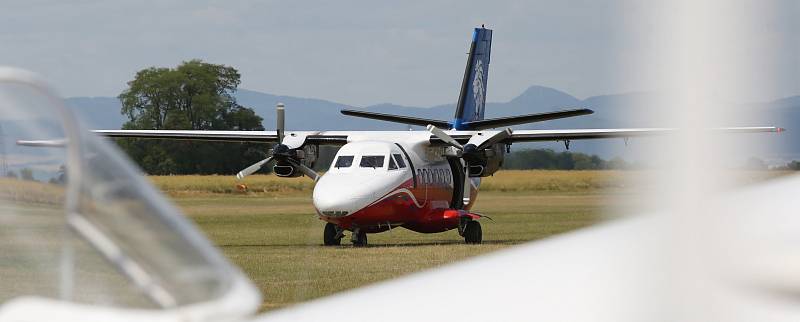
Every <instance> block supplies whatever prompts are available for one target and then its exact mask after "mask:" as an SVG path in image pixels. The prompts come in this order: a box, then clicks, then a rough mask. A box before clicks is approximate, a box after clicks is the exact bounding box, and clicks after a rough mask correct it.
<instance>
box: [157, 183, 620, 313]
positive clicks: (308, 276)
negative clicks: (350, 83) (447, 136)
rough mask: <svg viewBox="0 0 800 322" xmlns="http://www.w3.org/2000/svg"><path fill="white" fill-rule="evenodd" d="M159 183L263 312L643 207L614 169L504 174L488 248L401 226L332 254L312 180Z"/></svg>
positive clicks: (481, 204)
mask: <svg viewBox="0 0 800 322" xmlns="http://www.w3.org/2000/svg"><path fill="white" fill-rule="evenodd" d="M220 179H221V180H220ZM299 179H300V180H304V181H308V182H310V180H308V179H307V178H299ZM152 180H153V181H154V182H155V183H156V184H157V185H158V186H159V187H161V188H162V189H165V191H166V192H167V193H168V194H169V195H171V196H172V198H173V200H174V201H175V202H176V203H177V204H178V205H179V206H180V207H181V208H182V209H183V210H184V211H185V212H186V213H187V214H188V215H189V216H190V217H191V218H192V219H193V220H194V221H195V222H196V223H197V224H198V225H199V226H200V228H201V229H202V230H203V231H204V232H205V233H206V234H207V235H208V236H209V237H210V238H211V240H212V241H213V242H214V243H215V244H216V245H218V246H219V247H220V248H221V249H222V251H223V252H224V253H225V255H226V256H228V257H229V258H230V259H231V260H232V261H233V262H234V263H235V264H237V265H239V266H240V267H242V269H243V270H244V271H245V273H246V274H247V275H248V276H249V277H250V278H251V279H252V280H253V281H254V282H255V283H256V285H257V286H258V287H259V288H260V289H261V292H262V293H263V294H264V303H263V306H262V310H270V309H275V308H280V307H284V306H287V305H291V304H294V303H298V302H302V301H306V300H309V299H313V298H317V297H321V296H325V295H330V294H333V293H336V292H341V291H344V290H347V289H352V288H356V287H360V286H364V285H367V284H370V283H374V282H378V281H382V280H387V279H391V278H395V277H398V276H403V275H406V274H410V273H413V272H417V271H420V270H424V269H427V268H431V267H435V266H439V265H444V264H448V263H453V262H456V261H459V260H462V259H465V258H468V257H472V256H476V255H480V254H483V253H487V252H491V251H495V250H498V249H502V248H506V247H509V246H513V245H516V244H519V243H523V242H526V241H531V240H537V239H541V238H546V237H549V236H552V235H555V234H559V233H563V232H566V231H570V230H574V229H578V228H581V227H586V226H589V225H592V224H594V223H597V222H598V221H600V220H602V219H603V218H604V209H606V208H608V207H614V208H621V209H625V207H628V206H632V203H631V202H628V201H625V200H629V201H631V200H635V198H633V199H631V198H612V197H613V196H615V195H621V194H626V193H628V192H627V191H628V190H627V189H625V188H624V184H622V183H623V181H622V179H621V176H620V174H619V173H615V172H607V171H581V172H564V171H508V172H501V173H499V174H497V175H496V176H494V177H491V178H487V179H486V180H485V181H484V187H485V188H487V189H485V190H488V191H483V190H482V192H481V194H480V195H479V197H478V202H477V205H476V208H475V209H474V210H475V211H477V212H480V213H483V214H486V215H489V216H491V217H492V218H493V219H494V220H493V221H490V220H483V221H482V226H483V238H484V243H483V244H482V245H464V242H463V239H462V238H461V237H460V236H458V233H457V232H456V231H448V232H444V233H438V234H419V233H415V232H412V231H408V230H405V229H402V228H398V229H394V230H392V231H391V232H384V233H380V234H373V235H369V244H370V247H367V248H353V247H351V246H349V242H348V240H347V239H344V240H343V243H342V245H343V246H341V247H323V246H322V229H323V226H324V222H322V221H320V220H319V219H318V218H317V217H316V215H315V214H314V209H313V207H312V205H311V193H310V192H311V186H310V185H308V186H306V185H305V183H304V181H296V180H298V179H290V180H289V181H288V182H286V183H285V186H282V184H283V183H281V180H282V179H277V178H274V177H270V176H255V177H254V178H253V180H250V179H249V178H248V180H246V183H247V184H248V192H246V193H242V192H238V191H237V189H235V188H233V189H229V188H225V185H229V187H232V186H235V184H236V182H235V180H229V179H227V178H225V177H199V176H187V177H182V176H176V177H153V178H152ZM217 181H219V182H217ZM264 187H272V188H270V189H264ZM297 187H300V188H297Z"/></svg>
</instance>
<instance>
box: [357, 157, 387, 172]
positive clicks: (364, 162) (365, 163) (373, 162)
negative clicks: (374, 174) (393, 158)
mask: <svg viewBox="0 0 800 322" xmlns="http://www.w3.org/2000/svg"><path fill="white" fill-rule="evenodd" d="M384 159H385V157H384V156H382V155H365V156H362V157H361V163H360V164H359V165H360V166H361V167H362V168H373V169H374V168H383V160H384Z"/></svg>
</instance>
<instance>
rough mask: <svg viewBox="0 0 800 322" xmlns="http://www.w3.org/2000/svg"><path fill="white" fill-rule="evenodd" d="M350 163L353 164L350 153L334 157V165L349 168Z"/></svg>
mask: <svg viewBox="0 0 800 322" xmlns="http://www.w3.org/2000/svg"><path fill="white" fill-rule="evenodd" d="M351 165H353V156H352V155H340V156H339V158H337V159H336V164H335V165H334V167H335V168H349V167H350V166H351Z"/></svg>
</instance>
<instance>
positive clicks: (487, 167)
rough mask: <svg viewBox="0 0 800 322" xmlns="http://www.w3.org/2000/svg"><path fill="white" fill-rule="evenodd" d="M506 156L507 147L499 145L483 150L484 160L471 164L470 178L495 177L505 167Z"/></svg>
mask: <svg viewBox="0 0 800 322" xmlns="http://www.w3.org/2000/svg"><path fill="white" fill-rule="evenodd" d="M505 155H506V145H505V144H504V143H497V144H495V145H492V147H491V148H488V149H485V150H483V155H482V158H480V160H479V161H478V162H474V161H473V162H470V166H469V176H470V177H488V176H490V175H493V174H494V173H495V172H497V170H500V167H502V166H503V160H504V159H505Z"/></svg>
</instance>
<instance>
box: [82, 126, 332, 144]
mask: <svg viewBox="0 0 800 322" xmlns="http://www.w3.org/2000/svg"><path fill="white" fill-rule="evenodd" d="M92 132H94V133H97V134H100V135H102V136H106V137H112V138H141V139H170V140H193V141H224V142H254V143H277V142H278V133H277V131H206V130H94V131H92ZM287 134H288V135H290V136H292V135H299V136H305V137H306V141H307V142H309V143H312V144H331V145H342V144H345V143H347V135H346V134H345V133H333V134H325V132H320V131H297V132H287Z"/></svg>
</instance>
